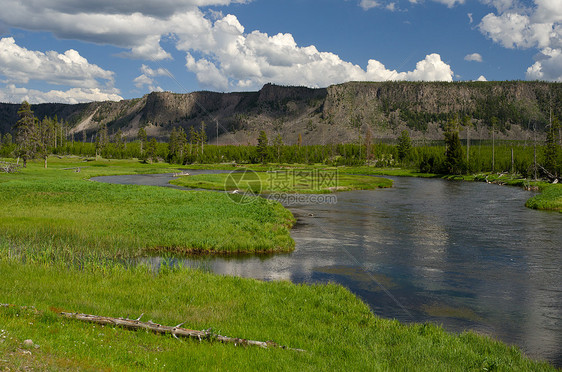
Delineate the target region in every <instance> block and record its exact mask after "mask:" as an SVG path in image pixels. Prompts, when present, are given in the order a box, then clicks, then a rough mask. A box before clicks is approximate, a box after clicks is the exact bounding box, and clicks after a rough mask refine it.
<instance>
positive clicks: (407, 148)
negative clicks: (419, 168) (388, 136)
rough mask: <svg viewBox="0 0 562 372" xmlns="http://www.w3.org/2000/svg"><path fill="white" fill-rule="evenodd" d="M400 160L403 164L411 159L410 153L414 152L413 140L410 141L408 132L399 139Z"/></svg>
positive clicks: (401, 134)
mask: <svg viewBox="0 0 562 372" xmlns="http://www.w3.org/2000/svg"><path fill="white" fill-rule="evenodd" d="M397 150H398V160H399V161H400V162H403V161H405V160H408V159H409V158H410V153H411V152H412V140H411V139H410V134H409V133H408V131H407V130H403V131H402V133H400V137H399V138H398V145H397Z"/></svg>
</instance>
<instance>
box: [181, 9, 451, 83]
mask: <svg viewBox="0 0 562 372" xmlns="http://www.w3.org/2000/svg"><path fill="white" fill-rule="evenodd" d="M205 34H206V35H207V38H206V39H205V41H202V40H199V41H198V45H197V48H194V47H192V46H191V44H189V41H187V42H186V43H184V44H183V43H182V41H180V43H178V45H179V47H180V48H185V50H186V52H188V53H189V54H188V57H187V63H186V66H187V68H188V69H189V70H190V71H192V72H194V73H195V74H196V76H197V79H198V80H199V82H200V83H201V84H202V85H203V86H204V87H207V88H211V89H217V90H226V89H228V88H235V89H255V88H259V87H261V86H262V85H263V84H265V83H268V82H271V83H278V84H289V85H306V86H310V87H320V86H328V85H331V84H337V83H342V82H345V81H350V80H376V81H381V80H444V81H452V76H453V73H452V71H451V68H450V66H449V65H448V64H446V63H444V62H443V61H442V60H441V57H440V56H439V55H438V54H431V55H428V56H427V57H426V58H425V59H424V60H422V61H420V62H418V64H417V66H416V69H415V70H414V71H411V72H397V71H393V70H388V69H386V67H385V66H384V65H383V64H382V63H380V62H379V61H376V60H374V59H372V60H370V61H368V65H367V69H363V68H361V67H360V66H358V65H355V64H352V63H350V62H347V61H344V60H342V59H341V58H340V57H339V56H338V55H336V54H333V53H330V52H321V51H319V50H318V49H317V48H316V47H315V46H313V45H311V46H306V47H301V46H299V45H297V43H296V42H295V40H294V38H293V36H292V35H291V34H281V33H280V34H277V35H273V36H269V35H268V34H266V33H262V32H259V31H253V32H251V33H249V34H245V32H244V27H243V26H242V25H241V24H240V23H239V21H238V19H237V18H236V17H235V16H233V15H227V16H225V17H224V18H222V19H219V20H217V21H216V22H215V23H214V24H209V29H208V31H207V32H206V33H205ZM192 52H199V54H201V55H202V56H201V57H200V58H198V59H196V58H195V57H194V53H192Z"/></svg>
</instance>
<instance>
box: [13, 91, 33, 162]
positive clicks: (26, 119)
mask: <svg viewBox="0 0 562 372" xmlns="http://www.w3.org/2000/svg"><path fill="white" fill-rule="evenodd" d="M18 116H19V120H18V121H17V123H16V125H15V129H16V144H17V149H16V155H17V156H18V157H21V158H22V160H23V167H24V168H25V167H27V160H28V159H33V157H34V156H35V152H36V150H37V118H36V117H35V116H34V115H33V111H31V105H30V104H29V103H28V102H27V101H23V102H22V104H21V106H20V108H19V110H18Z"/></svg>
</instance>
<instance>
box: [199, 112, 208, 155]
mask: <svg viewBox="0 0 562 372" xmlns="http://www.w3.org/2000/svg"><path fill="white" fill-rule="evenodd" d="M199 142H200V144H201V156H203V147H204V146H205V144H206V143H207V132H206V131H205V122H204V121H202V122H201V131H200V132H199Z"/></svg>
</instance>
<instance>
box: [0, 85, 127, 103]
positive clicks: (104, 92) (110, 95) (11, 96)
mask: <svg viewBox="0 0 562 372" xmlns="http://www.w3.org/2000/svg"><path fill="white" fill-rule="evenodd" d="M118 93H119V91H118V90H117V89H100V88H72V89H69V90H66V91H61V90H51V91H48V92H42V91H39V90H34V89H27V88H23V87H16V86H15V85H14V84H8V85H6V86H4V87H3V88H0V102H12V103H21V102H23V101H24V100H25V101H28V102H29V103H32V104H39V103H52V102H57V103H69V104H76V103H83V102H91V101H120V100H122V99H123V98H122V97H121V96H120V95H119V94H118Z"/></svg>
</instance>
